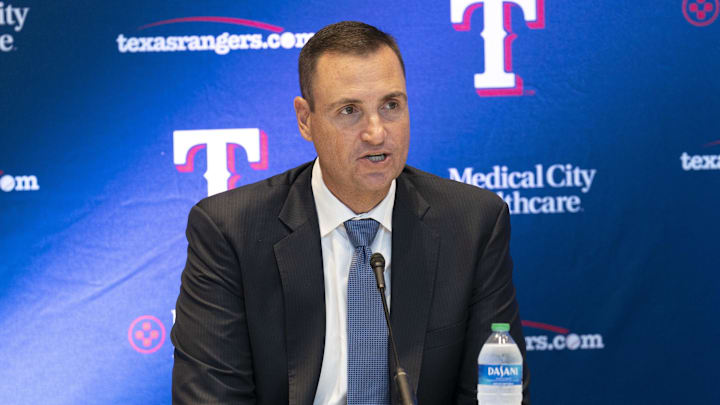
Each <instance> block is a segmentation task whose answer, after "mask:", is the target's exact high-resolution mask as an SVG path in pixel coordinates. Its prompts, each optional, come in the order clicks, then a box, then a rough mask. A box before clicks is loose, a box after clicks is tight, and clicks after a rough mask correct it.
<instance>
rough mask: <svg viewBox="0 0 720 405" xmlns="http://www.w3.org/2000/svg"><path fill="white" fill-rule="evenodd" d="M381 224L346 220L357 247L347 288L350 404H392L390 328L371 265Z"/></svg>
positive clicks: (348, 395) (353, 242) (346, 228)
mask: <svg viewBox="0 0 720 405" xmlns="http://www.w3.org/2000/svg"><path fill="white" fill-rule="evenodd" d="M378 225H380V224H379V223H378V222H377V221H375V220H373V219H361V220H356V221H346V222H345V230H346V231H347V234H348V237H349V238H350V243H352V244H353V246H355V252H353V257H352V262H351V263H350V277H349V279H348V291H347V292H348V294H347V295H348V297H347V345H348V347H347V352H348V381H347V383H348V387H347V403H348V405H360V404H363V405H384V404H387V405H389V404H390V390H389V383H390V373H389V372H388V331H387V325H386V323H385V315H384V313H383V306H382V302H381V301H380V291H379V290H378V289H377V284H376V281H375V274H374V273H373V271H372V269H371V268H370V255H371V254H372V252H371V251H370V244H371V243H372V241H373V239H375V234H376V233H377V230H378Z"/></svg>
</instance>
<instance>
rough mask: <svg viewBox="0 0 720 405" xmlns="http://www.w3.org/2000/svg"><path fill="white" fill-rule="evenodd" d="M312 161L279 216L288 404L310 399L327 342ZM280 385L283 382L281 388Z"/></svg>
mask: <svg viewBox="0 0 720 405" xmlns="http://www.w3.org/2000/svg"><path fill="white" fill-rule="evenodd" d="M311 172H312V165H310V166H308V168H306V170H304V171H303V172H301V173H300V174H299V176H298V178H297V180H296V181H294V182H293V183H292V185H291V186H290V191H289V193H288V197H287V200H286V201H285V205H284V206H283V208H282V210H281V212H280V215H279V216H278V218H279V219H280V221H282V222H283V223H284V224H285V225H286V226H287V227H288V228H289V230H290V234H289V235H288V236H286V237H285V238H283V239H282V240H280V241H279V242H278V243H276V244H275V246H274V248H275V258H276V260H277V265H278V270H279V272H280V279H281V282H282V288H283V296H284V299H285V333H286V344H287V359H288V383H289V404H291V405H300V404H311V403H312V401H313V399H314V397H315V391H316V389H317V384H318V380H319V378H320V369H321V367H322V358H323V350H324V344H325V287H324V281H323V263H322V247H321V244H320V230H319V227H318V220H317V212H316V211H315V202H314V199H313V196H312V189H311V187H310V174H311ZM278 389H279V387H278Z"/></svg>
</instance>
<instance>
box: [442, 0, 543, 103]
mask: <svg viewBox="0 0 720 405" xmlns="http://www.w3.org/2000/svg"><path fill="white" fill-rule="evenodd" d="M544 2H545V0H450V21H451V22H452V23H453V27H454V28H455V30H457V31H469V30H470V16H471V15H472V13H473V11H475V10H476V9H477V8H479V7H482V8H483V30H482V33H480V36H482V37H483V40H484V41H485V71H484V72H483V73H476V74H475V89H476V90H477V93H478V95H480V96H483V97H486V96H521V95H523V82H522V78H521V77H520V76H518V75H516V74H515V73H513V72H512V41H513V40H515V38H516V37H517V34H514V33H512V24H511V20H510V7H511V6H512V5H513V4H515V5H517V6H519V7H520V9H522V12H523V16H524V18H525V21H526V22H527V26H528V28H531V29H538V28H545V3H544ZM503 26H504V27H503ZM508 33H510V35H508Z"/></svg>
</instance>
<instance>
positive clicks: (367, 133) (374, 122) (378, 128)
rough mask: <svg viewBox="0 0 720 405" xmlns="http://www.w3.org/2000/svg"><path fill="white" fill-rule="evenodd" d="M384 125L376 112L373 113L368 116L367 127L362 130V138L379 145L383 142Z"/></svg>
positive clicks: (385, 133)
mask: <svg viewBox="0 0 720 405" xmlns="http://www.w3.org/2000/svg"><path fill="white" fill-rule="evenodd" d="M386 135H387V132H386V131H385V126H384V125H383V122H382V120H381V119H380V116H379V115H378V114H373V115H370V116H369V117H368V120H367V127H366V128H365V130H364V131H363V134H362V140H363V141H365V142H367V143H369V144H371V145H381V144H382V143H383V142H385V136H386Z"/></svg>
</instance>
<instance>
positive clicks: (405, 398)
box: [370, 253, 415, 405]
mask: <svg viewBox="0 0 720 405" xmlns="http://www.w3.org/2000/svg"><path fill="white" fill-rule="evenodd" d="M370 267H372V269H373V272H374V273H375V280H376V281H377V287H378V290H380V298H381V300H382V304H383V309H384V310H385V322H386V323H387V327H388V334H389V335H390V343H391V345H390V348H391V349H392V352H393V356H394V357H395V366H397V369H396V370H395V377H394V380H395V384H397V387H398V392H399V393H400V403H401V404H402V405H415V401H413V397H414V395H412V391H411V390H410V383H408V375H407V373H406V372H405V370H404V369H403V368H402V367H400V360H399V359H398V354H397V347H396V346H395V337H394V336H393V332H392V326H390V312H389V311H388V305H387V300H386V299H385V275H384V274H383V272H384V271H385V258H384V257H383V255H381V254H380V253H373V254H372V256H370Z"/></svg>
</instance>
